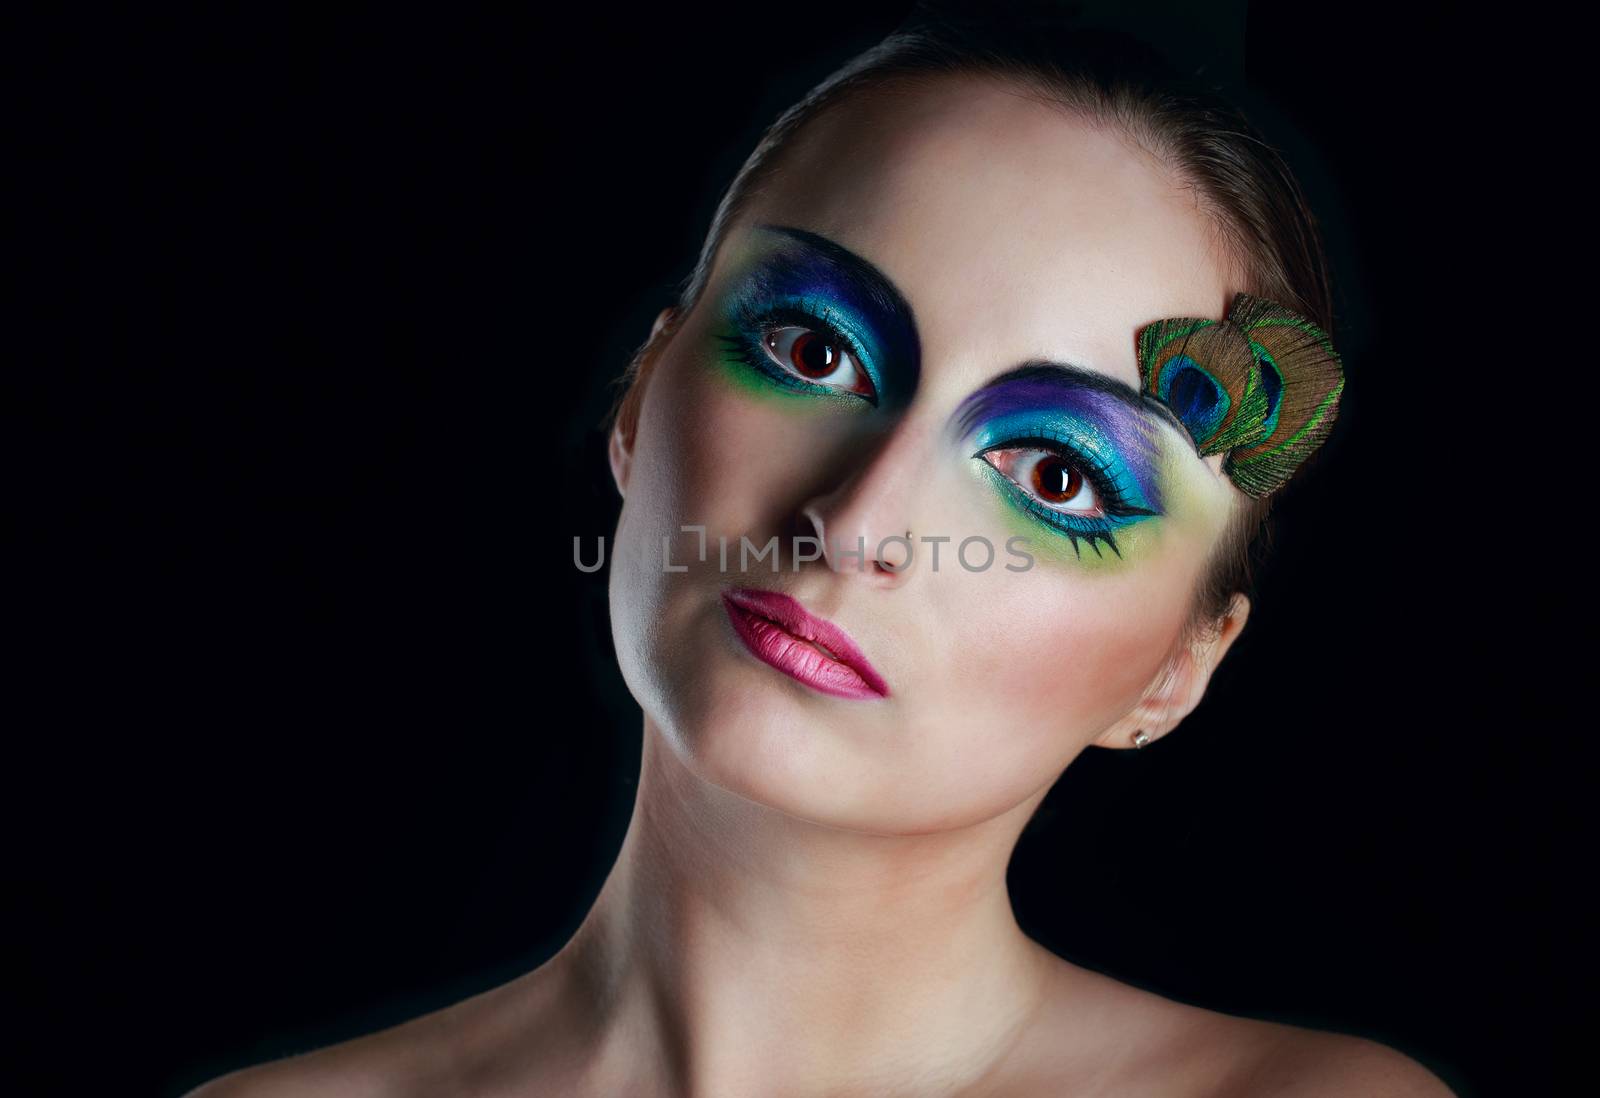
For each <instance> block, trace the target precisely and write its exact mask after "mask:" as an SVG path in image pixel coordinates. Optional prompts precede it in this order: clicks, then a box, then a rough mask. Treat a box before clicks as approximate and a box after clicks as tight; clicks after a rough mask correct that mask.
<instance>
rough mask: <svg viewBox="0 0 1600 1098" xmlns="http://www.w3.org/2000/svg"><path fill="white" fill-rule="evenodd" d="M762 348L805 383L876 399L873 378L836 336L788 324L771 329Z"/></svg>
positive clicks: (762, 339)
mask: <svg viewBox="0 0 1600 1098" xmlns="http://www.w3.org/2000/svg"><path fill="white" fill-rule="evenodd" d="M761 346H762V348H763V349H764V350H765V351H766V353H767V357H768V358H770V359H771V360H772V361H773V363H774V364H775V365H776V366H777V367H778V368H779V369H780V370H783V371H785V372H786V373H789V374H793V375H794V376H795V377H797V378H800V379H801V380H803V381H809V382H811V383H812V384H815V385H824V386H827V387H828V388H832V389H838V390H839V391H840V392H845V393H855V394H856V395H857V396H862V397H866V398H867V399H868V400H873V399H875V398H876V395H877V394H876V392H875V390H874V388H873V385H872V379H871V377H869V376H868V374H867V371H866V370H865V369H863V368H862V366H861V364H860V363H859V362H857V361H856V356H855V354H854V353H852V352H851V351H850V349H849V348H848V347H846V346H845V345H844V343H843V342H842V341H840V340H839V339H838V338H837V337H835V336H832V335H830V334H828V333H826V332H822V331H818V330H816V329H814V328H806V327H802V326H800V325H795V324H788V325H784V326H783V327H779V328H769V329H767V331H766V332H765V333H763V335H762V337H761Z"/></svg>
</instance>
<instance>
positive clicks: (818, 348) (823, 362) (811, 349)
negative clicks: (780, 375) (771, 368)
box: [767, 332, 839, 378]
mask: <svg viewBox="0 0 1600 1098" xmlns="http://www.w3.org/2000/svg"><path fill="white" fill-rule="evenodd" d="M767 347H768V348H770V349H771V350H772V351H773V352H774V353H777V351H778V341H777V339H776V338H775V337H773V336H768V337H767ZM838 363H839V352H838V351H837V350H835V349H834V347H833V344H831V343H829V342H828V341H827V340H825V339H823V338H822V336H820V335H818V334H817V333H816V332H802V333H801V334H800V335H799V336H798V337H797V338H796V339H795V341H794V342H793V343H791V344H790V345H789V365H791V366H793V367H794V368H795V370H796V371H797V372H798V373H800V374H801V375H802V376H804V377H810V378H819V377H827V376H828V375H829V374H831V373H833V371H835V370H837V369H838V368H839V365H838Z"/></svg>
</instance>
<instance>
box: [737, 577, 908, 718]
mask: <svg viewBox="0 0 1600 1098" xmlns="http://www.w3.org/2000/svg"><path fill="white" fill-rule="evenodd" d="M722 605H723V606H724V607H725V608H726V609H727V611H728V620H729V621H730V622H732V623H733V630H734V632H735V633H738V634H739V639H740V640H742V641H744V645H745V647H746V648H748V649H749V650H750V653H751V655H753V656H755V657H756V659H758V660H760V661H761V662H763V663H765V664H768V665H770V666H772V667H776V668H777V669H778V670H779V671H782V672H783V673H784V674H786V675H788V676H789V677H790V678H793V679H796V680H798V681H799V682H803V683H805V684H806V685H807V686H809V687H811V688H812V689H813V690H819V691H821V692H822V693H824V694H832V695H833V696H834V697H836V698H881V697H883V695H882V694H880V693H878V691H876V690H874V689H873V688H872V687H870V686H868V685H867V682H866V680H865V679H863V678H862V677H861V676H860V675H858V674H856V672H855V669H854V668H852V667H850V666H849V665H847V664H843V663H840V662H839V661H838V660H835V659H830V658H829V657H828V656H826V655H824V654H823V653H822V650H821V649H819V648H817V647H816V646H815V645H813V644H811V643H810V642H809V641H803V640H801V639H800V638H799V637H797V636H795V635H794V634H793V633H789V632H786V631H785V630H783V629H782V628H780V627H779V625H778V623H777V622H775V621H773V620H771V619H770V618H764V617H762V616H761V615H760V614H756V613H753V612H751V611H749V610H746V609H745V608H744V607H742V606H739V605H738V604H736V603H734V602H733V601H732V600H730V599H726V598H725V599H723V600H722Z"/></svg>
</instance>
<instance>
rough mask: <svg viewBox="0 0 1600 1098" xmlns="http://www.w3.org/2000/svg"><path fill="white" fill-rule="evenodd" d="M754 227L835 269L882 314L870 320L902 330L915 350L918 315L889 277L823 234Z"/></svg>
mask: <svg viewBox="0 0 1600 1098" xmlns="http://www.w3.org/2000/svg"><path fill="white" fill-rule="evenodd" d="M755 227H756V228H757V229H759V230H761V231H763V232H768V233H776V234H777V235H779V236H783V237H787V238H788V239H790V240H792V241H794V242H795V243H797V244H799V245H801V246H802V247H804V248H806V249H807V250H808V251H810V252H812V253H813V254H814V255H815V256H816V257H817V258H818V259H821V260H822V261H824V262H825V263H827V264H828V265H829V266H832V267H833V268H835V269H836V270H837V271H838V272H839V274H840V275H841V276H843V277H844V278H845V279H846V280H848V281H849V282H850V283H851V284H853V285H854V286H855V287H856V289H857V290H858V291H859V292H860V294H861V296H862V297H863V299H864V302H863V303H864V304H865V305H866V306H867V307H869V308H870V309H871V310H872V311H874V312H876V313H878V314H879V315H878V316H875V317H872V318H871V319H873V320H875V321H877V322H878V323H879V324H880V326H881V327H883V328H884V329H885V330H888V331H894V330H895V329H900V330H902V331H903V332H904V333H905V334H906V336H908V337H909V340H910V342H911V345H912V349H913V350H915V349H916V347H917V318H916V313H915V311H914V310H913V309H912V308H911V302H909V301H907V300H906V298H905V295H904V294H902V293H901V292H900V288H899V287H898V286H896V285H895V284H894V282H893V281H892V280H891V279H890V278H889V276H888V275H886V274H884V273H883V272H882V271H880V270H879V269H878V268H877V267H875V266H873V265H872V264H871V263H869V262H868V261H867V260H865V259H863V258H862V257H861V256H859V255H857V254H856V253H855V252H852V251H851V250H850V249H849V248H846V247H845V246H844V245H842V244H839V243H837V242H835V241H832V240H829V239H828V238H827V237H825V236H823V235H821V234H820V233H814V232H811V231H810V230H808V229H800V228H796V227H795V226H793V225H773V224H770V223H767V222H761V223H758V224H757V225H756V226H755Z"/></svg>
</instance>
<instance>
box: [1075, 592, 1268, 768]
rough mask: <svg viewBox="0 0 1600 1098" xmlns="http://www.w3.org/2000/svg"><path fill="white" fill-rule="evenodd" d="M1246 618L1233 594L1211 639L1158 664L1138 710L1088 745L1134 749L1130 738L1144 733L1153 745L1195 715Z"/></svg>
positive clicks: (1243, 602) (1239, 596)
mask: <svg viewBox="0 0 1600 1098" xmlns="http://www.w3.org/2000/svg"><path fill="white" fill-rule="evenodd" d="M1249 617H1250V600H1249V598H1247V597H1246V596H1245V595H1244V594H1243V593H1242V592H1236V593H1235V594H1234V596H1233V601H1232V602H1231V603H1230V604H1229V606H1228V612H1227V614H1226V615H1224V617H1223V619H1222V623H1221V628H1220V629H1219V630H1218V631H1217V633H1216V635H1215V636H1211V637H1207V638H1203V639H1202V640H1199V641H1197V642H1195V643H1194V644H1192V645H1185V646H1182V647H1180V648H1178V649H1177V650H1176V651H1175V652H1174V653H1173V654H1172V656H1171V657H1170V658H1169V659H1168V660H1167V662H1166V663H1164V664H1163V665H1162V668H1161V671H1160V672H1159V673H1158V674H1157V675H1156V678H1155V681H1154V682H1152V683H1151V684H1150V687H1149V688H1148V689H1147V690H1146V691H1145V694H1144V696H1143V697H1142V698H1140V699H1139V702H1138V704H1137V705H1135V706H1134V707H1133V709H1132V710H1130V711H1129V712H1128V714H1127V715H1126V716H1124V717H1123V718H1122V719H1121V720H1119V721H1117V722H1116V723H1115V724H1113V725H1112V726H1111V727H1110V728H1108V729H1106V730H1105V731H1104V732H1102V733H1101V734H1100V735H1099V736H1096V737H1095V738H1094V740H1093V741H1092V742H1093V744H1094V745H1095V746H1098V747H1117V748H1121V747H1136V746H1137V745H1136V744H1135V743H1134V742H1133V737H1134V735H1135V734H1136V733H1138V732H1140V731H1143V732H1144V733H1145V734H1146V735H1147V736H1149V737H1150V741H1151V742H1154V741H1156V740H1158V739H1160V738H1161V737H1162V736H1165V735H1166V734H1167V733H1168V732H1170V731H1172V730H1173V729H1174V728H1176V727H1178V725H1179V724H1181V723H1182V722H1183V719H1184V718H1185V717H1187V716H1188V715H1189V714H1190V713H1192V712H1194V707H1195V706H1197V705H1199V704H1200V699H1201V698H1203V697H1204V696H1205V693H1206V687H1207V686H1208V685H1210V682H1211V674H1212V672H1214V671H1215V670H1216V669H1217V665H1218V664H1220V663H1221V662H1222V657H1223V656H1225V655H1227V654H1228V649H1229V648H1231V647H1233V642H1234V641H1235V640H1237V639H1238V637H1239V634H1240V633H1241V632H1242V631H1243V630H1244V623H1245V621H1246V619H1248V618H1249Z"/></svg>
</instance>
